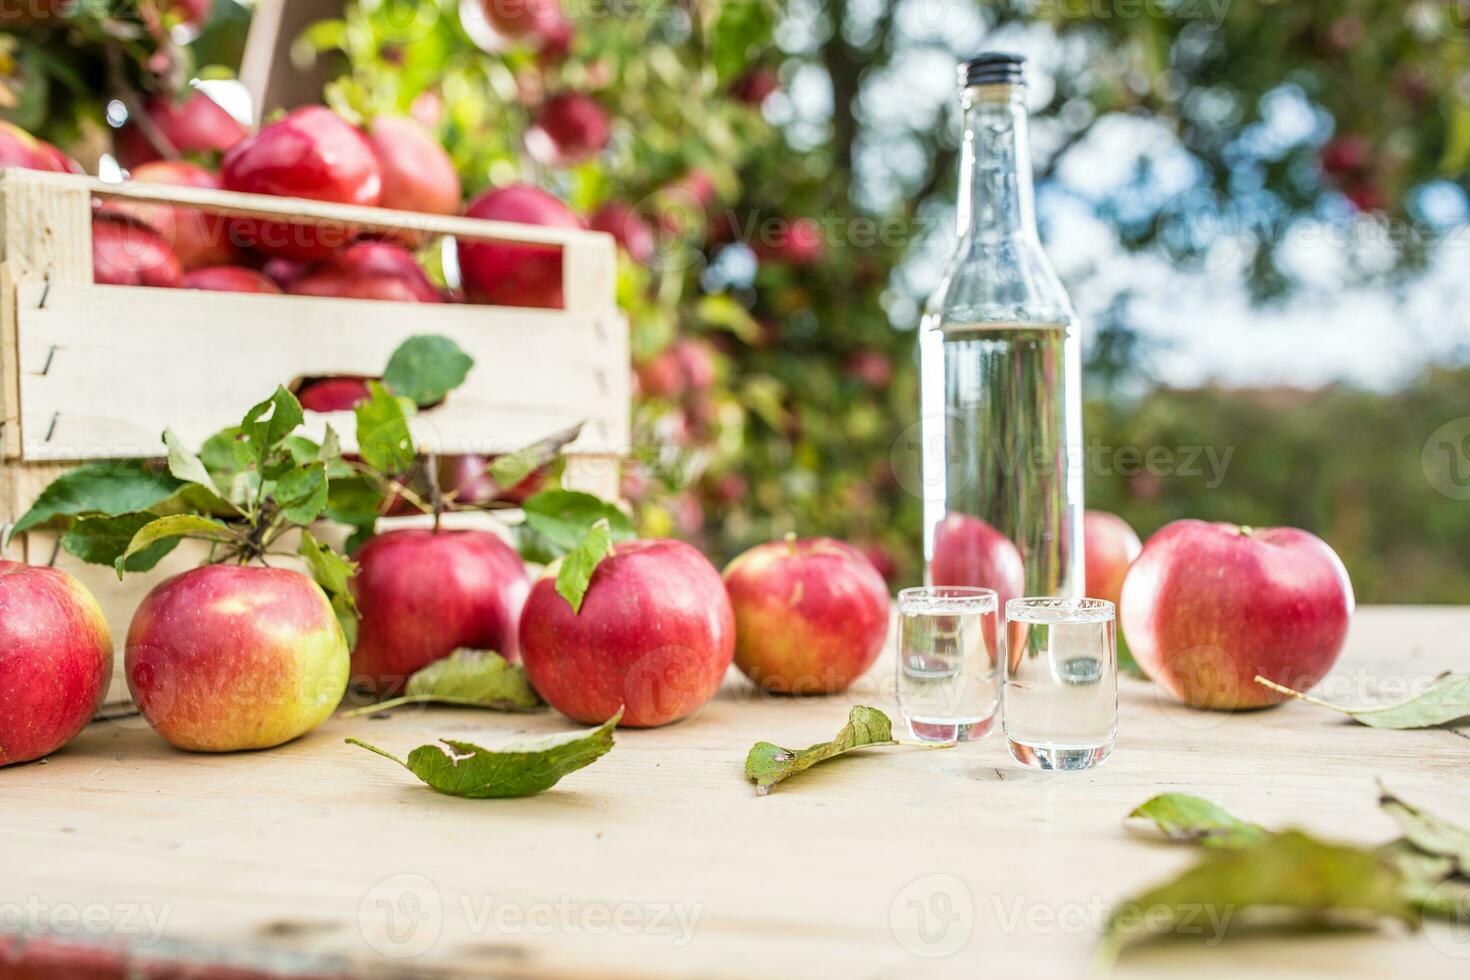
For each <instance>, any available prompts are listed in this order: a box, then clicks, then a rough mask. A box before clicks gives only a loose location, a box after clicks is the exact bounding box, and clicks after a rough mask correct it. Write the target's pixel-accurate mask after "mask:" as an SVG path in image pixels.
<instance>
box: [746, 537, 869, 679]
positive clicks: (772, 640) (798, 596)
mask: <svg viewBox="0 0 1470 980" xmlns="http://www.w3.org/2000/svg"><path fill="white" fill-rule="evenodd" d="M724 577H725V589H726V591H727V592H729V594H730V605H731V606H732V607H733V608H734V610H735V666H737V667H739V668H740V669H741V670H742V671H744V672H745V675H746V676H747V677H749V678H750V679H751V680H753V681H755V682H756V683H757V684H758V685H760V686H761V687H763V688H765V689H766V690H768V691H779V692H781V693H783V694H822V693H831V692H834V691H841V690H843V689H844V688H846V687H847V686H848V685H849V684H851V683H852V682H853V681H854V680H856V679H857V678H858V677H860V676H862V674H863V672H864V671H866V670H867V669H868V668H869V667H871V666H872V665H873V661H874V660H876V659H877V658H878V653H879V651H880V650H882V649H883V641H884V640H885V639H886V638H887V636H888V608H889V596H888V586H887V585H886V584H885V583H884V581H883V576H882V575H880V574H878V570H877V569H876V568H874V567H873V563H872V562H870V561H868V559H867V557H866V556H864V555H863V553H862V552H861V551H858V550H857V549H856V548H854V547H852V546H851V545H847V544H844V543H843V542H841V541H837V540H834V539H832V538H812V539H808V540H804V541H797V540H795V539H792V540H789V541H772V542H770V543H768V544H762V545H757V546H755V547H754V548H751V549H750V550H749V551H747V552H745V553H744V554H742V555H740V556H739V557H738V558H736V559H735V560H734V561H732V562H731V563H730V564H729V565H728V566H726V568H725V576H724Z"/></svg>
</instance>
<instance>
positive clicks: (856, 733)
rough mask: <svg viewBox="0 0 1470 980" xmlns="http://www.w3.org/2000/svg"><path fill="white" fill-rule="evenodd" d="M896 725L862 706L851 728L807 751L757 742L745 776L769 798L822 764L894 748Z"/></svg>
mask: <svg viewBox="0 0 1470 980" xmlns="http://www.w3.org/2000/svg"><path fill="white" fill-rule="evenodd" d="M894 744H897V743H895V742H894V740H893V722H891V721H890V720H889V719H888V716H887V715H885V714H884V713H883V712H881V711H879V710H878V709H877V708H867V707H863V706H862V705H858V706H856V707H854V708H853V709H852V711H850V712H848V715H847V724H846V725H843V726H842V731H840V732H838V733H837V737H836V738H834V739H832V741H830V742H818V743H817V744H816V745H811V746H808V747H807V748H804V749H783V748H782V747H781V746H779V745H772V744H771V743H770V742H757V743H755V745H753V746H752V747H751V749H750V754H749V755H747V756H746V757H745V775H746V776H747V777H749V778H750V779H752V780H754V781H755V791H756V793H758V794H759V795H761V796H765V795H766V794H767V793H769V792H770V791H771V787H772V786H774V785H776V784H777V783H779V782H780V781H781V780H783V779H787V778H789V777H791V776H794V775H796V774H797V773H799V772H805V771H806V770H808V769H810V768H811V767H812V766H814V765H816V764H817V763H819V762H826V761H827V760H828V759H831V758H833V757H834V756H839V755H841V754H842V753H844V752H851V751H852V750H853V749H860V748H863V747H864V746H868V745H894Z"/></svg>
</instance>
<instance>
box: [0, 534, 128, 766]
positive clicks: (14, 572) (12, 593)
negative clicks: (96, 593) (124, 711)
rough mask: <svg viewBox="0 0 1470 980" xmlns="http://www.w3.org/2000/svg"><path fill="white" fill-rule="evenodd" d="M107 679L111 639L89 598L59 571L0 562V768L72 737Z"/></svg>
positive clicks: (97, 703)
mask: <svg viewBox="0 0 1470 980" xmlns="http://www.w3.org/2000/svg"><path fill="white" fill-rule="evenodd" d="M111 677H112V638H111V636H110V635H109V634H108V631H107V619H106V617H104V616H103V615H102V608H101V607H100V606H98V605H97V600H96V599H95V598H93V596H92V594H91V593H90V592H88V591H87V589H86V588H85V587H84V586H83V585H82V584H81V583H80V582H78V581H77V580H76V579H74V578H72V577H71V576H70V575H68V574H66V573H65V572H62V571H60V570H58V569H55V568H35V567H32V566H29V565H22V564H20V563H18V562H13V561H0V766H8V765H11V764H13V763H18V762H29V761H30V760H32V759H39V758H41V757H42V756H46V755H50V754H51V753H52V752H55V751H56V750H57V749H59V748H61V747H62V746H63V745H65V744H66V743H68V742H70V741H71V740H72V739H73V738H75V737H76V736H77V735H78V734H79V733H80V732H81V730H82V729H83V728H86V727H87V723H88V722H90V721H91V720H92V716H93V715H94V714H96V713H97V709H98V708H99V707H100V706H101V704H102V698H103V697H104V696H105V695H106V693H107V683H108V681H109V680H110V679H111Z"/></svg>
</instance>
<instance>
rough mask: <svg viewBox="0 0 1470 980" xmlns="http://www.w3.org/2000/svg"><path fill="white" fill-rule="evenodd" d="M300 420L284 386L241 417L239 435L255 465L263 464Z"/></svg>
mask: <svg viewBox="0 0 1470 980" xmlns="http://www.w3.org/2000/svg"><path fill="white" fill-rule="evenodd" d="M304 417H305V416H304V415H303V414H302V411H301V403H300V402H299V401H297V400H296V396H295V395H293V394H291V392H290V391H289V390H287V388H286V386H285V385H280V386H278V387H277V388H276V391H275V394H273V395H271V397H269V398H267V399H266V400H265V401H263V402H261V403H260V404H258V405H255V406H254V407H252V408H251V409H250V411H248V412H246V413H245V419H244V421H242V422H241V423H240V432H241V433H242V434H243V435H244V437H245V444H246V445H247V446H248V447H249V449H250V453H251V455H252V456H253V457H254V458H255V460H256V461H257V462H264V461H265V460H266V459H267V458H268V457H269V456H270V455H271V453H273V452H275V450H276V448H277V447H279V446H280V445H281V443H282V442H283V441H284V440H285V438H286V437H287V436H288V435H290V434H291V433H292V432H293V431H295V429H296V427H297V426H298V425H300V424H301V421H302V419H303V418H304Z"/></svg>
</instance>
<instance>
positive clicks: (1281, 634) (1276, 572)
mask: <svg viewBox="0 0 1470 980" xmlns="http://www.w3.org/2000/svg"><path fill="white" fill-rule="evenodd" d="M1353 605H1354V603H1353V587H1352V582H1351V581H1350V580H1349V579H1348V574H1347V569H1346V568H1344V567H1343V564H1342V561H1341V559H1339V558H1338V557H1337V554H1336V552H1334V551H1333V550H1332V548H1331V547H1329V546H1328V545H1327V543H1326V542H1324V541H1323V540H1322V539H1321V538H1319V537H1317V536H1316V535H1314V534H1311V533H1309V532H1307V531H1302V530H1298V529H1297V528H1291V527H1271V528H1250V527H1240V526H1237V525H1235V524H1223V523H1220V524H1217V523H1207V522H1205V521H1193V520H1186V521H1175V522H1174V523H1172V524H1169V525H1167V526H1165V527H1164V528H1162V529H1161V530H1160V531H1159V532H1158V533H1157V534H1155V535H1154V536H1153V537H1151V538H1149V539H1148V542H1147V543H1146V544H1145V545H1144V546H1143V551H1142V553H1141V554H1140V555H1139V556H1138V559H1137V560H1136V561H1134V562H1133V566H1132V567H1131V568H1130V569H1129V570H1128V575H1127V577H1126V578H1125V579H1124V582H1123V606H1122V626H1123V633H1124V634H1125V636H1126V637H1127V640H1128V646H1129V648H1130V649H1131V650H1132V652H1133V657H1134V659H1135V660H1137V661H1138V664H1139V666H1140V667H1142V668H1143V670H1144V672H1145V673H1146V674H1148V676H1149V677H1150V678H1151V679H1152V680H1153V681H1154V682H1155V683H1157V684H1158V685H1159V686H1160V687H1162V688H1163V689H1164V690H1166V691H1168V692H1169V693H1170V694H1171V695H1173V696H1174V697H1175V698H1178V699H1179V700H1180V701H1183V702H1184V703H1185V704H1188V705H1191V706H1193V707H1197V708H1219V709H1227V710H1229V709H1236V708H1262V707H1266V706H1268V705H1272V704H1277V703H1279V702H1280V701H1282V700H1283V698H1284V697H1285V696H1284V695H1282V694H1279V693H1277V692H1274V691H1272V690H1269V689H1268V688H1266V687H1263V686H1262V685H1260V684H1257V683H1256V682H1255V678H1256V676H1257V675H1260V676H1263V677H1265V678H1266V679H1267V680H1270V681H1274V682H1276V683H1277V684H1281V685H1284V686H1286V687H1290V688H1293V689H1295V690H1298V691H1305V690H1307V689H1309V688H1311V687H1312V686H1313V685H1314V684H1316V683H1317V682H1318V681H1320V680H1321V679H1322V678H1323V677H1325V676H1327V672H1328V671H1329V670H1331V669H1332V665H1333V664H1334V663H1335V662H1336V661H1337V657H1338V654H1339V653H1341V651H1342V646H1343V643H1344V641H1345V640H1346V639H1347V631H1348V624H1349V623H1350V621H1351V620H1352V614H1353Z"/></svg>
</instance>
